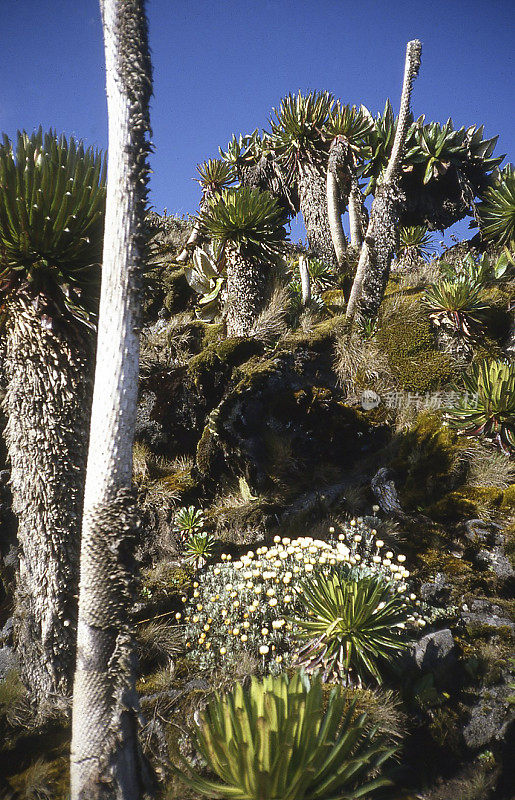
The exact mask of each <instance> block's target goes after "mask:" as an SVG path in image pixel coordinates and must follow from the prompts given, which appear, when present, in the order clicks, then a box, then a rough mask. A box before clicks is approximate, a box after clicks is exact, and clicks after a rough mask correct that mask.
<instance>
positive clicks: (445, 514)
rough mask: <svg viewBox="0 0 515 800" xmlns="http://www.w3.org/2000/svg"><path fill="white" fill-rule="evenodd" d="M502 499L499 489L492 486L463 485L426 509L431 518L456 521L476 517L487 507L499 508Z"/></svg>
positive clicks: (487, 508)
mask: <svg viewBox="0 0 515 800" xmlns="http://www.w3.org/2000/svg"><path fill="white" fill-rule="evenodd" d="M502 499H503V492H502V490H501V489H496V488H493V487H473V488H472V487H464V488H462V489H460V490H458V491H453V492H449V493H448V494H447V495H445V497H442V499H441V500H439V501H438V502H436V503H434V504H433V505H431V506H430V507H429V508H427V509H426V513H427V514H429V516H430V517H431V518H432V519H435V520H437V521H441V522H458V521H460V520H463V519H471V518H478V517H481V516H483V515H484V514H485V511H488V510H489V509H496V508H500V506H501V503H502Z"/></svg>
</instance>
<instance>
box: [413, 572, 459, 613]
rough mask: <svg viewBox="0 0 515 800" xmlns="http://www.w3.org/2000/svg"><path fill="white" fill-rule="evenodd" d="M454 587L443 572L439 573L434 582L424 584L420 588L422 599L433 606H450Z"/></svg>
mask: <svg viewBox="0 0 515 800" xmlns="http://www.w3.org/2000/svg"><path fill="white" fill-rule="evenodd" d="M451 591H452V587H451V585H450V583H449V582H448V580H447V578H446V577H445V575H444V574H443V573H442V572H437V573H436V576H435V579H434V581H430V582H428V583H423V584H422V586H421V587H420V597H421V599H422V600H424V601H425V602H426V603H429V604H430V605H432V606H442V607H445V606H446V605H448V603H449V600H450V597H451Z"/></svg>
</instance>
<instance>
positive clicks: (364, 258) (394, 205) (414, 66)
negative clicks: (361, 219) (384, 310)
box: [346, 39, 422, 320]
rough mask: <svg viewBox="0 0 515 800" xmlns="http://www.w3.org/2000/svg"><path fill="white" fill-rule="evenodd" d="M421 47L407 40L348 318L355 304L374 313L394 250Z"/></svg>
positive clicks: (377, 307) (353, 314) (416, 40)
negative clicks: (395, 111)
mask: <svg viewBox="0 0 515 800" xmlns="http://www.w3.org/2000/svg"><path fill="white" fill-rule="evenodd" d="M421 50H422V45H421V44H420V42H419V41H418V39H414V40H413V41H411V42H408V45H407V48H406V61H405V66H404V80H403V85H402V95H401V107H400V111H399V119H398V122H397V130H396V132H395V139H394V142H393V148H392V152H391V155H390V159H389V161H388V166H387V168H386V173H385V176H384V179H383V181H382V183H381V185H380V186H379V187H378V189H377V192H376V196H375V197H374V201H373V203H372V209H371V212H370V222H369V224H368V229H367V233H366V236H365V241H364V243H363V246H362V248H361V253H360V257H359V262H358V268H357V271H356V276H355V278H354V284H353V286H352V290H351V295H350V298H349V302H348V304H347V311H346V317H347V319H348V320H352V319H353V318H354V316H355V314H356V311H357V309H358V305H359V310H360V313H361V314H362V315H364V316H367V317H374V316H376V315H377V313H378V311H379V306H380V305H381V302H382V299H383V296H384V291H385V289H386V284H387V282H388V276H389V274H390V265H391V262H392V259H393V257H394V255H395V252H396V250H397V237H398V223H399V218H400V213H401V210H402V203H403V200H404V198H403V195H402V192H401V191H400V189H399V186H398V182H397V176H398V172H399V169H400V165H401V160H402V151H403V148H404V144H405V142H406V135H407V132H408V127H409V124H410V102H411V92H412V89H413V82H414V80H415V78H416V76H417V75H418V70H419V67H420V54H421Z"/></svg>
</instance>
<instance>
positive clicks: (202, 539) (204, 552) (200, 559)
mask: <svg viewBox="0 0 515 800" xmlns="http://www.w3.org/2000/svg"><path fill="white" fill-rule="evenodd" d="M215 542H216V539H215V537H214V536H212V535H211V534H210V533H192V534H190V536H189V537H188V539H187V541H186V545H185V548H184V549H185V561H189V562H191V563H192V564H194V566H195V567H196V568H197V569H200V567H202V566H203V565H204V564H205V563H206V561H208V560H209V559H210V558H211V556H212V555H213V550H214V546H215Z"/></svg>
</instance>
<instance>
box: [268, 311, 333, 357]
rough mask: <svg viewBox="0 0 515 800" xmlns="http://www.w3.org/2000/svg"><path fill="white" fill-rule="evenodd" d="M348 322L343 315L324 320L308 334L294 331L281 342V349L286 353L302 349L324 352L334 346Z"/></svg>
mask: <svg viewBox="0 0 515 800" xmlns="http://www.w3.org/2000/svg"><path fill="white" fill-rule="evenodd" d="M347 324H348V323H347V321H346V319H345V316H344V315H343V314H337V315H336V316H334V317H331V318H330V319H324V320H322V321H321V322H319V323H317V324H316V325H314V326H313V328H312V329H311V330H310V331H308V332H306V331H302V330H297V331H293V332H292V333H289V334H288V335H287V336H284V337H283V339H282V340H281V345H280V349H281V351H286V352H295V350H297V349H298V348H300V347H305V348H306V349H308V350H312V351H315V352H324V351H326V350H328V349H330V348H332V347H333V346H334V342H335V339H336V337H337V336H338V335H341V333H342V332H343V331H344V330H345V328H346V326H347Z"/></svg>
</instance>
